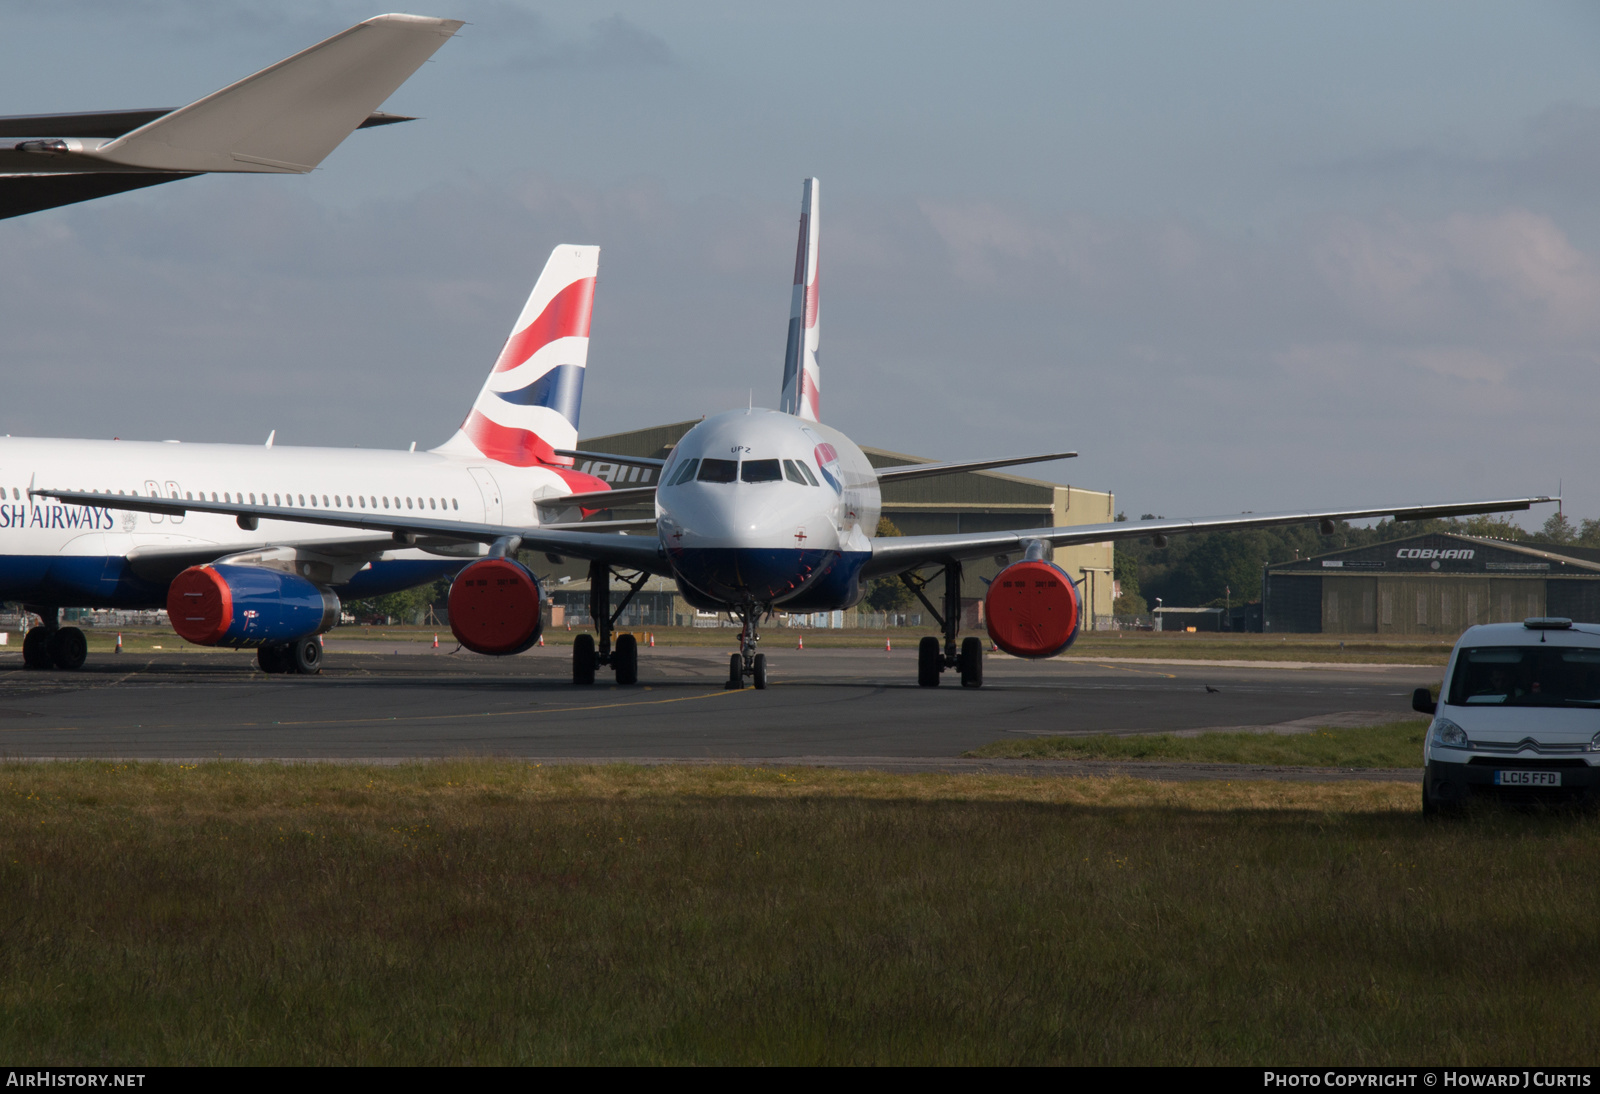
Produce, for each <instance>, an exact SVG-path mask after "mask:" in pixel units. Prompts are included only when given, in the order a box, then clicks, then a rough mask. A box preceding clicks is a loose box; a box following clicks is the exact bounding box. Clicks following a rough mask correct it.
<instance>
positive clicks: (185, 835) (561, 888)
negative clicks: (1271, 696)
mask: <svg viewBox="0 0 1600 1094" xmlns="http://www.w3.org/2000/svg"><path fill="white" fill-rule="evenodd" d="M1597 836H1600V825H1597V822H1596V821H1595V820H1593V819H1592V818H1589V817H1585V816H1568V815H1561V814H1550V815H1544V814H1522V813H1501V812H1490V813H1484V814H1480V815H1474V816H1470V817H1468V818H1466V819H1464V820H1462V821H1461V822H1459V823H1450V824H1432V823H1424V822H1423V821H1422V819H1421V818H1420V816H1419V815H1418V810H1417V802H1416V788H1415V787H1412V786H1396V785H1392V784H1381V783H1340V784H1333V785H1306V784H1290V783H1277V784H1264V783H1239V784H1225V783H1210V784H1193V783H1188V784H1157V783H1150V782H1140V781H1135V780H1131V779H1091V780H1068V779H1016V778H1005V777H998V776H996V777H973V776H885V775H874V774H853V773H847V772H819V771H812V770H795V771H764V770H748V769H683V768H658V769H638V768H627V767H611V768H536V767H530V766H528V765H526V764H517V763H511V762H490V761H482V762H460V763H438V764H429V765H417V766H408V767H399V768H369V767H356V766H338V765H303V766H273V765H245V764H206V765H202V766H199V767H186V766H178V765H164V766H163V765H132V766H123V765H108V764H99V763H78V764H42V765H6V766H4V767H0V849H3V855H0V931H3V945H0V1056H3V1057H4V1058H6V1059H10V1060H25V1061H28V1062H29V1063H39V1064H43V1063H83V1064H98V1063H112V1062H115V1063H122V1064H160V1063H240V1064H248V1063H267V1064H273V1063H308V1064H325V1063H369V1064H371V1063H396V1064H399V1063H467V1062H472V1063H483V1064H491V1063H534V1062H545V1063H630V1062H631V1063H753V1062H764V1063H1049V1062H1059V1063H1174V1064H1196V1063H1268V1062H1272V1063H1280V1064H1289V1063H1306V1064H1316V1063H1330V1064H1331V1063H1340V1064H1378V1063H1406V1064H1419V1063H1440V1064H1443V1063H1450V1064H1472V1063H1497V1064H1521V1063H1528V1062H1537V1063H1540V1064H1545V1065H1551V1064H1560V1063H1570V1064H1593V1063H1595V1062H1596V1058H1597V1057H1600V1048H1597V1047H1596V1043H1595V1041H1594V1039H1593V1036H1592V1032H1593V1031H1592V1025H1593V1023H1592V1010H1593V1006H1592V1000H1593V999H1594V998H1595V996H1596V992H1597V990H1600V970H1597V969H1595V968H1594V967H1592V966H1591V965H1590V964H1589V962H1588V961H1587V960H1585V959H1584V958H1583V957H1582V955H1583V954H1585V953H1588V952H1590V951H1591V950H1592V948H1593V946H1594V945H1595V943H1596V942H1597V941H1600V937H1597V936H1600V918H1597V917H1596V916H1595V914H1594V908H1595V905H1596V897H1597V896H1600V893H1597V885H1600V883H1597V878H1600V839H1597V838H1596V837H1597Z"/></svg>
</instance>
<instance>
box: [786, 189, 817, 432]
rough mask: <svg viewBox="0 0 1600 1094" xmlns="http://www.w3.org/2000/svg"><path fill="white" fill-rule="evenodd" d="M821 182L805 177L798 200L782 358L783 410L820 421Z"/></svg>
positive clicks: (808, 419) (809, 419)
mask: <svg viewBox="0 0 1600 1094" xmlns="http://www.w3.org/2000/svg"><path fill="white" fill-rule="evenodd" d="M821 197H822V183H821V181H820V180H818V179H814V178H812V179H806V186H805V193H804V195H803V196H802V197H801V199H800V242H799V244H798V246H797V247H796V248H795V256H794V295H793V296H792V297H791V299H790V304H789V347H788V350H787V352H786V353H785V354H784V358H783V395H782V397H781V399H780V400H779V403H778V408H779V409H780V410H782V411H784V412H785V413H788V414H794V415H796V416H797V417H801V418H805V419H806V420H807V421H812V422H817V421H821V420H822V418H821V409H820V405H819V404H820V401H821V380H822V372H821V369H820V367H819V366H818V363H817V333H818V331H817V288H818V285H817V238H818V233H819V232H820V230H821V222H820V221H819V220H818V213H819V210H820V206H821Z"/></svg>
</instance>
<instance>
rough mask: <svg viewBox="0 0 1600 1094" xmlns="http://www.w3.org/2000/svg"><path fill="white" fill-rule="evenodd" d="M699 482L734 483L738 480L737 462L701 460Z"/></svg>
mask: <svg viewBox="0 0 1600 1094" xmlns="http://www.w3.org/2000/svg"><path fill="white" fill-rule="evenodd" d="M697 477H698V478H699V480H700V481H701V482H736V481H737V480H738V478H739V461H738V460H701V461H700V474H699V475H698V476H697Z"/></svg>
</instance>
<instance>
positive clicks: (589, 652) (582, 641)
mask: <svg viewBox="0 0 1600 1094" xmlns="http://www.w3.org/2000/svg"><path fill="white" fill-rule="evenodd" d="M599 664H600V658H599V656H598V655H597V654H596V653H595V649H594V635H592V634H580V635H578V637H576V638H574V639H573V640H572V682H573V683H574V684H584V685H587V684H592V683H594V670H595V669H596V667H598V666H599Z"/></svg>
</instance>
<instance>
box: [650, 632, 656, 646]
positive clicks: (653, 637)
mask: <svg viewBox="0 0 1600 1094" xmlns="http://www.w3.org/2000/svg"><path fill="white" fill-rule="evenodd" d="M650 648H651V649H655V648H656V632H655V631H651V632H650Z"/></svg>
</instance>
